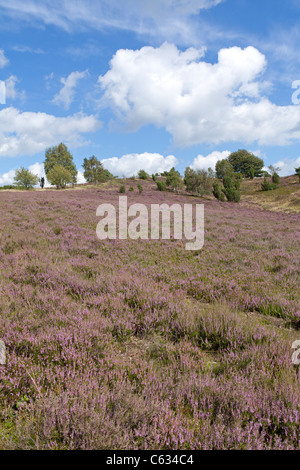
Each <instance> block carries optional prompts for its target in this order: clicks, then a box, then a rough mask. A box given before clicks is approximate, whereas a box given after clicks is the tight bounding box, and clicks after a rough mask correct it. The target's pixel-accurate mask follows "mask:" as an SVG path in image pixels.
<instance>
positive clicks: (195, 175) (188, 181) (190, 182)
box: [184, 167, 213, 196]
mask: <svg viewBox="0 0 300 470" xmlns="http://www.w3.org/2000/svg"><path fill="white" fill-rule="evenodd" d="M184 184H185V185H186V190H187V191H188V192H189V193H193V194H196V195H197V196H204V195H205V194H211V192H212V187H213V178H212V176H211V173H210V172H209V171H206V170H193V169H192V168H190V167H187V168H186V169H185V172H184Z"/></svg>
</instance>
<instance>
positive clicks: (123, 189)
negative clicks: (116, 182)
mask: <svg viewBox="0 0 300 470" xmlns="http://www.w3.org/2000/svg"><path fill="white" fill-rule="evenodd" d="M119 193H126V188H125V186H124V184H122V185H121V186H120V189H119Z"/></svg>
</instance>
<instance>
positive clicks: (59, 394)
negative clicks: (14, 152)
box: [0, 182, 300, 450]
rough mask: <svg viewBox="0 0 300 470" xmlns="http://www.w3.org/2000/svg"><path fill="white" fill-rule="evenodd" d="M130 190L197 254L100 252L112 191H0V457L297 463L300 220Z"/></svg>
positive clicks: (160, 245)
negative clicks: (94, 453)
mask: <svg viewBox="0 0 300 470" xmlns="http://www.w3.org/2000/svg"><path fill="white" fill-rule="evenodd" d="M130 184H133V185H134V186H135V190H134V191H133V192H127V194H126V195H127V196H128V203H129V204H131V203H133V202H142V203H144V204H146V205H148V206H150V204H152V203H163V202H166V203H168V204H171V203H174V202H177V203H180V204H184V203H189V204H190V203H204V205H205V244H204V247H203V249H202V250H200V251H187V250H185V243H184V241H181V240H173V239H171V240H136V241H135V240H130V239H129V240H122V241H121V240H105V241H101V240H99V239H98V238H97V237H96V225H97V223H98V221H99V218H97V217H96V208H97V206H98V205H99V204H101V203H104V202H106V203H107V202H110V203H113V204H114V205H115V206H116V207H117V206H118V199H119V194H118V187H117V186H113V185H112V186H109V185H108V186H105V185H104V187H103V188H99V189H97V188H93V187H91V188H88V187H83V188H82V189H73V190H72V189H68V190H65V191H56V190H43V191H2V192H1V193H0V217H1V232H0V261H1V262H0V339H2V340H3V341H4V342H5V344H6V354H7V363H6V365H5V366H0V392H1V395H0V396H1V398H0V449H51V450H55V449H70V450H73V449H110V450H111V449H114V450H119V449H126V450H130V449H133V450H140V449H155V450H160V449H161V450H162V449H167V450H170V449H176V450H178V449H180V450H186V449H192V450H194V449H220V450H230V449H251V450H253V449H299V444H300V428H299V418H300V393H299V379H300V375H299V374H300V373H299V366H297V365H294V364H293V363H292V353H293V350H292V348H291V346H292V343H293V341H295V340H300V289H299V284H300V250H299V242H300V213H297V212H295V213H283V212H274V211H267V210H264V209H262V208H261V207H259V206H258V205H256V204H254V203H250V202H249V203H248V202H241V203H240V204H234V203H228V202H225V203H222V202H218V201H217V200H211V199H206V200H201V199H197V198H193V197H191V196H188V195H176V194H174V193H171V192H159V191H156V190H155V189H154V186H153V185H151V183H147V184H146V183H145V184H144V191H143V193H142V194H138V193H137V191H136V182H133V183H130ZM128 186H129V184H128ZM127 189H128V188H127Z"/></svg>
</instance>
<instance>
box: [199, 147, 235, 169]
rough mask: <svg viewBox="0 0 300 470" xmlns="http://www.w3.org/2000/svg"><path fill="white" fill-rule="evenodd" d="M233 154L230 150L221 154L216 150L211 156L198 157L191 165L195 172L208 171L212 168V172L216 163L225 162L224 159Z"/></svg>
mask: <svg viewBox="0 0 300 470" xmlns="http://www.w3.org/2000/svg"><path fill="white" fill-rule="evenodd" d="M230 153H231V152H229V151H228V150H224V151H223V152H219V151H218V150H215V151H213V152H211V153H210V154H209V155H206V157H205V156H203V155H198V156H197V157H196V158H195V159H194V161H193V163H192V164H191V165H190V167H191V168H193V170H208V168H211V169H212V170H214V169H215V166H216V163H217V162H218V161H219V160H224V158H227V157H229V155H230Z"/></svg>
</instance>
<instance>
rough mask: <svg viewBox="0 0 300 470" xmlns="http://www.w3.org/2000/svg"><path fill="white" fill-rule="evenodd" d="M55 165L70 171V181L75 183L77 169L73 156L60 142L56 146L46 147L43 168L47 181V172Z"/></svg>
mask: <svg viewBox="0 0 300 470" xmlns="http://www.w3.org/2000/svg"><path fill="white" fill-rule="evenodd" d="M57 165H59V166H62V167H64V168H65V169H66V170H67V171H68V172H69V173H70V175H71V177H72V180H71V181H70V183H73V184H74V183H76V181H77V170H76V166H75V164H74V162H73V156H72V155H71V153H70V152H69V150H68V148H67V146H66V145H65V144H63V143H62V142H61V143H60V144H59V145H57V146H54V147H50V148H48V149H47V150H46V152H45V161H44V168H45V173H46V176H47V179H48V181H49V178H48V174H49V172H50V171H51V170H52V169H53V168H54V167H55V166H57ZM51 184H52V183H51Z"/></svg>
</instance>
